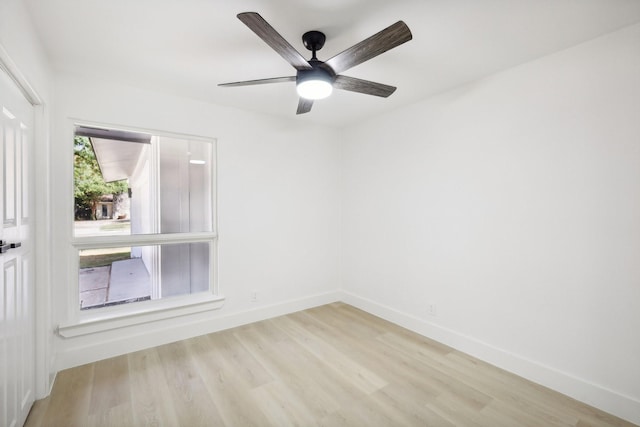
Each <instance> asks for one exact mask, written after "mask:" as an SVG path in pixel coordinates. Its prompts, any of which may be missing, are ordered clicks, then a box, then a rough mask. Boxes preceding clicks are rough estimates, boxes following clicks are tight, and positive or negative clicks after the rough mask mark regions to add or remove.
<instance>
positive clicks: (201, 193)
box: [72, 125, 217, 319]
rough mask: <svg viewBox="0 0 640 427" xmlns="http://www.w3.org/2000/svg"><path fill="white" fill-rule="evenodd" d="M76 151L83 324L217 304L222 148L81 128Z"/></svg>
mask: <svg viewBox="0 0 640 427" xmlns="http://www.w3.org/2000/svg"><path fill="white" fill-rule="evenodd" d="M73 151H74V209H73V215H74V218H73V224H74V225H73V240H72V242H73V247H74V249H75V251H76V252H77V255H78V257H77V260H78V288H77V291H76V292H75V294H74V296H73V299H74V303H75V306H76V307H78V309H79V311H80V315H79V316H76V317H80V318H82V317H83V316H84V317H86V318H89V319H91V318H94V317H95V313H100V317H101V318H102V317H104V314H105V313H113V314H114V315H120V314H122V313H125V314H126V313H136V312H139V311H140V310H143V311H149V310H151V311H152V310H154V309H165V308H167V307H172V306H180V307H182V306H184V304H185V303H187V304H188V303H197V302H201V301H206V300H212V299H215V297H216V290H215V286H214V285H215V281H214V276H215V274H214V272H215V269H214V261H215V244H216V237H217V236H216V230H215V228H214V224H215V221H214V219H215V215H214V213H215V206H214V203H215V196H214V189H215V186H214V176H215V173H214V170H215V169H214V166H215V165H214V159H215V156H214V154H215V141H214V140H210V139H204V138H194V137H187V136H178V135H158V134H155V133H151V132H137V131H136V132H134V131H129V130H121V129H108V128H103V127H97V126H82V125H76V126H75V134H74V140H73ZM161 301H162V302H161ZM134 307H135V308H134ZM92 313H93V314H92Z"/></svg>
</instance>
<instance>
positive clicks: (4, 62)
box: [0, 44, 42, 106]
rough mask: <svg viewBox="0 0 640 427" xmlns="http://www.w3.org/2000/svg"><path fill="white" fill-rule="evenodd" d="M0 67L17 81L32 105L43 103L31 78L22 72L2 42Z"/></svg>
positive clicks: (0, 45) (0, 46)
mask: <svg viewBox="0 0 640 427" xmlns="http://www.w3.org/2000/svg"><path fill="white" fill-rule="evenodd" d="M0 68H2V69H3V70H5V71H6V72H7V74H8V75H9V77H11V80H13V81H14V82H15V84H16V85H17V86H18V88H19V89H20V91H21V92H22V94H23V95H24V97H25V98H27V101H29V103H31V105H33V106H36V105H42V98H40V96H39V95H38V92H36V90H35V89H34V88H33V86H31V84H30V83H29V80H27V78H26V77H25V76H24V75H23V74H22V73H21V72H20V69H19V68H18V66H17V65H16V63H15V62H13V60H12V59H11V57H10V56H9V54H8V53H7V51H6V50H5V48H4V47H3V46H2V44H0Z"/></svg>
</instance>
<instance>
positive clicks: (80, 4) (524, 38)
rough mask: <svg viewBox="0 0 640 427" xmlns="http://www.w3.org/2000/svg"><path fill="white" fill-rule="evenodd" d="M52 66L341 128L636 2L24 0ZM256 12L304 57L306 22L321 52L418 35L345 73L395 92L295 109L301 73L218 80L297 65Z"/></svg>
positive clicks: (570, 36) (545, 49) (558, 43)
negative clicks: (386, 33)
mask: <svg viewBox="0 0 640 427" xmlns="http://www.w3.org/2000/svg"><path fill="white" fill-rule="evenodd" d="M25 1H26V3H27V5H28V7H29V10H30V12H31V14H32V17H33V20H34V23H35V25H36V27H37V29H38V31H39V33H40V38H41V40H42V42H43V44H44V46H45V49H46V51H47V54H48V55H49V58H50V60H51V63H52V65H53V67H54V69H56V70H58V71H64V72H74V73H80V74H84V75H88V76H93V77H98V78H103V79H108V80H113V81H116V82H120V83H125V84H129V85H135V86H139V87H143V88H148V89H152V90H157V91H163V92H168V93H172V94H177V95H182V96H186V97H192V98H196V99H200V100H205V101H210V102H213V103H216V104H221V105H227V106H235V107H239V108H242V109H246V110H254V111H259V112H265V113H268V114H274V115H278V116H283V117H290V118H292V119H295V120H301V121H310V122H315V123H321V124H325V125H330V126H338V127H339V126H344V125H347V124H349V123H352V122H354V121H357V120H360V119H363V118H367V117H371V116H373V115H377V114H383V113H384V112H385V111H389V110H391V109H395V108H398V107H400V106H402V105H406V104H409V103H412V102H415V101H417V100H420V99H423V98H425V97H428V96H430V95H433V94H436V93H439V92H442V91H445V90H447V89H450V88H453V87H456V86H459V85H461V84H464V83H467V82H470V81H473V80H475V79H478V78H482V77H484V76H487V75H489V74H492V73H494V72H496V71H499V70H502V69H505V68H509V67H513V66H515V65H518V64H521V63H524V62H527V61H530V60H533V59H535V58H538V57H540V56H544V55H547V54H549V53H552V52H556V51H559V50H562V49H565V48H567V47H570V46H573V45H576V44H579V43H581V42H583V41H586V40H589V39H592V38H594V37H597V36H599V35H602V34H605V33H608V32H611V31H614V30H616V29H619V28H622V27H624V26H627V25H631V24H634V23H636V22H639V21H640V0H395V1H389V0H314V1H310V0H270V1H267V0H237V1H230V0H224V1H223V0H109V1H105V0H25ZM245 11H255V12H258V13H260V14H261V15H262V16H263V18H265V19H266V20H267V21H268V22H269V23H270V24H271V25H272V26H273V27H274V28H275V29H276V30H277V31H278V32H279V33H280V34H281V35H282V36H283V37H284V38H285V39H287V40H288V41H289V42H290V43H291V44H292V45H293V46H294V47H295V48H296V49H298V51H299V52H300V53H301V54H302V55H303V56H305V57H309V56H310V55H309V53H310V52H309V51H307V50H306V49H305V48H304V47H303V45H302V41H301V36H302V34H303V33H304V32H305V31H308V30H320V31H323V32H324V33H325V34H326V35H327V42H326V44H325V47H324V48H323V49H322V50H321V51H320V52H319V54H318V57H319V59H325V60H326V59H328V58H330V57H331V56H333V55H335V54H336V53H338V52H340V51H342V50H344V49H346V48H348V47H350V46H352V45H353V44H355V43H357V42H359V41H361V40H362V39H364V38H366V37H369V36H370V35H373V34H374V33H376V32H378V31H379V30H381V29H383V28H385V27H387V26H389V25H391V24H392V23H394V22H396V21H397V20H403V21H405V22H406V23H407V25H408V26H409V28H410V29H411V31H412V33H413V40H412V41H410V42H408V43H406V44H404V45H402V46H400V47H397V48H396V49H393V50H391V51H389V52H386V53H384V54H382V55H380V56H378V57H376V58H374V59H372V60H370V61H368V62H366V63H364V64H361V65H358V66H356V67H354V68H352V69H350V70H348V71H346V72H345V73H344V74H345V75H348V76H352V77H358V78H362V79H366V80H372V81H377V82H380V83H385V84H391V85H394V86H397V87H398V90H397V91H396V92H395V93H394V94H393V95H391V97H389V98H387V99H384V98H377V97H373V96H367V95H362V94H357V93H351V92H344V91H335V92H334V94H333V95H332V96H331V97H330V98H328V99H325V100H321V101H317V102H316V103H315V104H314V107H313V110H312V111H311V112H310V113H309V114H305V115H301V116H297V117H296V116H295V110H296V106H297V96H296V93H295V84H294V83H279V84H272V85H260V86H249V87H235V88H220V87H217V84H218V83H224V82H232V81H239V80H250V79H260V78H268V77H280V76H287V75H295V70H294V69H293V68H292V67H291V66H290V65H289V64H287V63H286V62H285V61H284V60H283V59H282V58H281V57H280V56H279V55H278V54H276V53H275V52H274V51H272V50H271V49H270V48H269V47H268V46H267V45H266V44H265V43H264V42H263V41H262V40H260V39H259V38H258V37H257V36H256V35H255V34H254V33H253V32H252V31H251V30H249V29H248V28H247V27H246V26H245V25H244V24H243V23H242V22H240V21H239V20H238V19H237V18H236V14H238V13H239V12H245Z"/></svg>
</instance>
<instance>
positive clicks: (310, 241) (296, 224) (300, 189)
mask: <svg viewBox="0 0 640 427" xmlns="http://www.w3.org/2000/svg"><path fill="white" fill-rule="evenodd" d="M55 94H56V101H57V102H56V105H57V108H56V112H55V118H54V123H55V130H54V138H53V147H52V148H53V150H52V155H51V165H52V169H53V177H54V178H53V180H54V182H53V183H52V186H53V188H54V195H53V197H54V200H55V207H54V212H53V215H52V217H51V223H52V224H53V225H55V227H54V236H53V239H54V241H56V242H60V245H61V248H67V247H69V246H70V245H69V240H70V236H71V223H70V221H71V220H72V218H67V217H66V215H65V212H67V211H68V209H66V207H68V206H71V205H72V204H73V200H72V192H71V188H72V185H73V184H72V173H71V167H72V166H71V165H72V163H71V160H72V152H71V150H70V149H71V147H72V142H71V141H72V139H71V138H72V132H73V128H72V124H73V120H74V119H78V120H83V121H90V122H100V123H104V124H112V125H119V126H125V127H136V128H142V129H149V130H157V131H165V132H171V133H178V134H191V135H196V136H204V137H210V138H216V139H217V148H218V153H217V160H218V162H217V197H218V226H219V245H218V254H219V264H218V283H219V288H220V292H221V293H222V294H223V295H224V296H225V297H226V302H225V305H224V306H223V307H222V308H221V309H219V310H216V311H214V312H209V313H199V314H196V315H191V316H183V317H179V318H173V319H171V320H168V321H162V322H156V323H153V324H145V325H141V326H137V327H129V328H124V329H118V330H112V331H109V332H104V333H99V334H95V335H91V336H81V337H77V338H67V339H64V338H61V337H57V338H56V351H57V363H56V367H57V368H58V369H63V368H66V367H69V366H73V365H77V364H80V363H85V362H88V361H90V360H95V359H100V358H105V357H109V356H111V355H114V354H120V353H123V352H127V351H131V350H134V349H138V348H142V347H147V346H151V345H157V344H159V343H162V342H169V341H172V340H178V339H182V338H184V337H188V336H193V335H197V334H203V333H207V332H210V331H214V330H218V329H222V328H226V327H230V326H233V325H235V324H238V323H242V322H249V321H252V320H256V319H261V318H265V317H269V316H273V315H276V314H281V313H284V312H288V311H292V310H297V309H302V308H306V307H309V306H313V305H316V304H322V303H326V302H329V301H334V300H335V299H336V298H337V292H336V291H337V290H338V288H339V281H338V270H339V268H338V257H339V254H338V241H339V235H338V233H339V188H338V185H339V173H338V167H339V162H338V156H339V145H338V142H337V139H338V138H337V133H336V131H334V130H331V129H328V128H323V127H314V126H309V125H308V124H305V125H302V124H299V123H297V122H296V121H295V119H293V118H292V119H291V120H282V119H276V118H272V117H268V116H263V115H256V114H251V113H246V112H242V111H240V110H236V109H230V108H222V107H217V106H214V105H211V104H206V103H202V102H197V101H192V100H188V99H184V98H177V97H173V96H167V95H161V94H157V93H153V92H146V91H142V90H139V89H134V88H128V87H123V86H117V85H113V84H109V83H106V82H103V81H95V80H91V79H83V78H79V77H76V76H71V75H61V76H58V78H57V79H56V83H55ZM70 255H71V254H70V252H68V251H65V250H59V251H56V252H55V253H54V254H53V257H54V259H53V261H54V262H53V265H54V267H53V271H52V278H53V293H54V295H55V299H54V310H55V313H54V315H55V322H56V324H58V323H64V322H65V321H66V320H67V318H68V314H67V313H68V310H69V307H67V301H66V294H67V289H68V287H69V286H75V279H74V274H75V273H74V272H73V271H72V269H71V268H70V266H69V265H70V263H69V257H70ZM254 291H255V292H257V293H258V301H257V302H251V293H252V292H254Z"/></svg>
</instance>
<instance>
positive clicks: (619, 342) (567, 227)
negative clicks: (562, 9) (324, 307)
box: [342, 25, 640, 423]
mask: <svg viewBox="0 0 640 427" xmlns="http://www.w3.org/2000/svg"><path fill="white" fill-rule="evenodd" d="M425 78H428V76H425ZM346 141H347V142H346V143H345V145H344V147H343V150H342V156H343V160H342V175H343V177H342V180H343V186H344V191H343V195H342V209H343V213H342V222H343V224H342V227H343V228H342V230H343V233H342V246H343V247H342V251H343V252H342V280H343V286H344V289H345V290H346V292H347V293H348V295H347V297H346V300H347V301H348V302H352V303H354V304H355V305H358V306H360V307H362V308H365V309H367V310H369V311H371V312H374V313H377V314H379V315H382V316H383V317H387V318H389V319H392V320H394V321H396V322H398V323H401V324H404V325H406V326H408V327H410V328H412V329H415V330H417V331H419V332H422V333H424V334H426V335H430V336H432V337H435V338H436V339H438V340H440V341H443V342H446V343H448V344H450V345H453V346H454V347H457V348H460V349H462V350H464V351H467V352H469V353H472V354H475V355H477V356H480V357H481V358H484V359H486V360H488V361H490V362H492V363H495V364H497V365H499V366H502V367H504V368H506V369H509V370H512V371H515V372H517V373H519V374H521V375H523V376H525V377H528V378H531V379H533V380H535V381H538V382H541V383H543V384H545V385H548V386H551V387H552V388H555V389H557V390H560V391H562V392H564V393H567V394H569V395H571V396H574V397H576V398H578V399H580V400H583V401H586V402H588V403H591V404H594V405H595V406H599V407H601V408H603V409H605V410H607V411H610V412H613V413H616V414H617V415H619V416H624V417H626V418H627V419H631V420H633V421H635V422H636V423H640V363H638V361H639V360H640V25H635V26H632V27H629V28H626V29H624V30H621V31H618V32H616V33H613V34H610V35H607V36H605V37H602V38H599V39H596V40H594V41H591V42H588V43H585V44H582V45H579V46H577V47H574V48H571V49H568V50H566V51H563V52H559V53H557V54H554V55H551V56H548V57H544V58H541V59H539V60H537V61H534V62H531V63H528V64H525V65H522V66H519V67H517V68H514V69H511V70H508V71H505V72H502V73H499V74H497V75H494V76H492V77H490V78H487V79H484V80H482V81H478V82H476V83H473V84H470V85H468V86H465V87H461V88H458V89H457V90H454V91H450V92H447V93H444V94H441V95H440V96H436V97H434V98H432V99H429V100H426V101H424V102H421V103H419V104H416V105H413V106H411V107H408V108H405V109H402V110H400V111H397V112H395V113H393V114H389V115H387V116H385V117H383V118H375V119H374V120H371V121H369V122H366V123H363V124H360V125H358V126H355V127H353V128H351V129H350V130H349V132H348V133H347V135H346ZM429 304H435V306H436V313H435V316H433V315H430V314H429V313H428V305H429Z"/></svg>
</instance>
